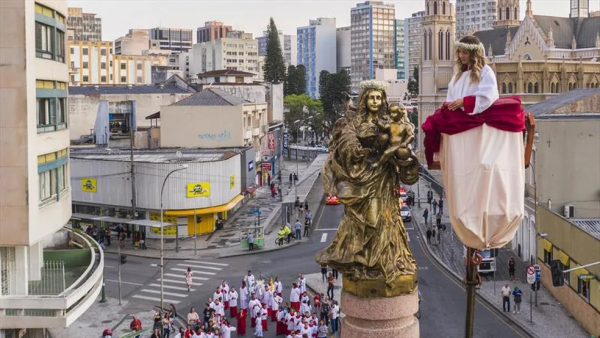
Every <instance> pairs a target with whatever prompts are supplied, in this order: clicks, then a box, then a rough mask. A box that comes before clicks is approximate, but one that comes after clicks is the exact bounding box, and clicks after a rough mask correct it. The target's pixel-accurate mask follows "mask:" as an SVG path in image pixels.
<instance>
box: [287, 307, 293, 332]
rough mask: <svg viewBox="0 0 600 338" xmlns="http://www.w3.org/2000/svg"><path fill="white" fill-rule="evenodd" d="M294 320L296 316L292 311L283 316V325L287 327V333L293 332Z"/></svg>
mask: <svg viewBox="0 0 600 338" xmlns="http://www.w3.org/2000/svg"><path fill="white" fill-rule="evenodd" d="M295 318H296V314H295V313H294V309H290V312H288V313H287V315H286V316H285V323H286V325H287V330H288V332H290V331H292V330H294V327H295Z"/></svg>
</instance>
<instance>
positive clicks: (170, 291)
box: [131, 260, 229, 304]
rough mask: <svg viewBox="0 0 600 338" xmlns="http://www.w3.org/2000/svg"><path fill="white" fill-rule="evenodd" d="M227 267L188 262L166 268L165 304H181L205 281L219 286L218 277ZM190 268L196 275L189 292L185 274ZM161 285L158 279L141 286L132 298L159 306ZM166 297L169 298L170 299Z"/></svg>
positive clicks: (202, 262)
mask: <svg viewBox="0 0 600 338" xmlns="http://www.w3.org/2000/svg"><path fill="white" fill-rule="evenodd" d="M153 266H154V265H153ZM227 266H229V264H225V263H213V262H206V261H196V260H187V261H183V262H181V263H179V264H176V265H175V266H174V267H172V268H171V267H169V268H166V269H165V271H164V274H163V277H162V283H163V292H162V295H163V302H165V303H173V304H179V303H181V302H182V301H183V300H184V299H185V298H187V297H189V296H190V295H192V294H193V293H192V292H193V291H196V290H197V289H198V288H199V287H200V286H202V285H204V284H203V282H204V281H210V280H214V284H215V285H218V284H219V283H220V279H219V276H218V275H219V274H220V271H222V270H224V269H225V268H226V267H227ZM188 267H189V268H191V269H192V272H193V274H194V275H193V276H192V285H191V287H192V288H191V289H190V291H189V292H188V288H187V285H186V281H185V272H186V271H187V269H188ZM167 269H168V270H167ZM208 283H210V282H208ZM160 284H161V278H157V279H156V280H155V281H152V282H151V283H148V284H145V285H144V284H139V286H141V288H139V289H138V290H137V291H136V292H135V294H134V295H132V296H131V297H132V298H135V299H140V300H145V301H150V302H152V303H154V304H158V303H159V302H160V294H161V292H160V289H161V286H160ZM164 297H168V298H169V299H166V298H164Z"/></svg>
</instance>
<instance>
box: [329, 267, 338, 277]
mask: <svg viewBox="0 0 600 338" xmlns="http://www.w3.org/2000/svg"><path fill="white" fill-rule="evenodd" d="M331 272H332V273H333V278H335V279H339V278H340V277H339V272H338V271H337V270H336V269H335V268H331Z"/></svg>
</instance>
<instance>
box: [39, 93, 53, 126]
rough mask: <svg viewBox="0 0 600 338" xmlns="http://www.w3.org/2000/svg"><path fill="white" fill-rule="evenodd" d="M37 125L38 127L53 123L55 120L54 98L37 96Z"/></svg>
mask: <svg viewBox="0 0 600 338" xmlns="http://www.w3.org/2000/svg"><path fill="white" fill-rule="evenodd" d="M36 110H37V125H38V127H43V126H49V125H54V124H55V122H56V108H55V104H54V99H52V98H39V99H37V105H36Z"/></svg>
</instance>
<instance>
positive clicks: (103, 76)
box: [100, 75, 106, 83]
mask: <svg viewBox="0 0 600 338" xmlns="http://www.w3.org/2000/svg"><path fill="white" fill-rule="evenodd" d="M100 82H103V83H104V82H106V75H102V76H101V77H100Z"/></svg>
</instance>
